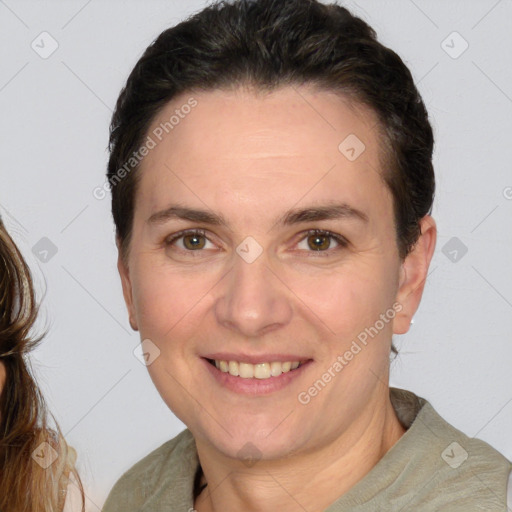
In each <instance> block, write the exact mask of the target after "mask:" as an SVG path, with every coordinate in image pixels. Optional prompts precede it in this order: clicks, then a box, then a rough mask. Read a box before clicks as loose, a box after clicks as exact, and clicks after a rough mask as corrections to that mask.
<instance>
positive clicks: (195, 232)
mask: <svg viewBox="0 0 512 512" xmlns="http://www.w3.org/2000/svg"><path fill="white" fill-rule="evenodd" d="M187 235H192V236H202V237H205V238H206V239H207V240H208V241H210V242H211V240H210V239H209V238H208V237H207V236H206V231H205V230H203V229H186V230H183V231H179V232H178V233H174V234H173V235H171V236H170V237H168V238H166V239H165V242H164V244H165V246H166V247H167V246H171V245H173V244H174V243H175V242H176V241H177V240H179V239H180V238H183V237H184V236H187ZM314 235H320V236H326V237H329V238H331V239H333V240H334V241H335V242H336V243H337V244H338V245H339V247H335V248H333V249H331V248H329V249H326V250H324V251H314V250H311V251H306V252H309V253H312V255H313V254H314V255H319V256H323V255H328V254H330V253H332V251H335V250H339V249H343V248H346V247H347V246H348V245H349V242H348V240H347V239H346V238H345V237H343V236H341V235H338V234H336V233H333V232H331V231H328V230H325V229H309V230H307V231H305V232H304V233H303V236H302V238H301V239H300V240H299V241H298V242H297V244H298V243H300V242H302V241H303V240H305V239H307V238H308V237H310V236H314ZM211 243H213V242H211ZM179 250H181V251H182V252H187V253H194V252H201V249H199V250H197V251H192V250H188V249H179Z"/></svg>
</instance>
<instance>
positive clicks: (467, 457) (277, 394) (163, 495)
mask: <svg viewBox="0 0 512 512" xmlns="http://www.w3.org/2000/svg"><path fill="white" fill-rule="evenodd" d="M110 135H111V138H110V151H111V154H110V161H109V165H108V175H107V178H108V181H109V183H110V186H111V187H112V212H113V216H114V222H115V224H116V233H117V245H118V250H119V259H118V268H119V272H120V276H121V280H122V285H123V293H124V298H125V301H126V305H127V308H128V314H129V318H130V324H131V326H132V328H133V329H135V330H139V331H140V335H141V339H142V340H143V348H144V353H145V356H146V361H147V365H148V371H149V373H150V375H151V378H152V380H153V382H154V384H155V386H156V387H157V389H158V391H159V393H160V394H161V396H162V398H163V400H164V401H165V402H166V404H167V405H168V406H169V408H170V409H171V410H172V411H173V412H174V413H175V414H176V416H178V417H179V418H180V419H181V420H182V421H183V423H184V424H185V425H186V426H187V429H186V430H185V431H184V432H182V433H181V434H180V435H178V436H177V437H176V438H174V439H173V440H171V441H169V442H167V443H166V444H164V445H163V446H161V447H160V448H158V449H157V450H155V451H154V452H153V453H151V454H150V455H148V456H147V457H145V458H144V459H143V460H142V461H140V462H138V463H137V464H136V465H135V466H134V467H133V468H131V469H130V470H129V471H128V472H127V473H126V474H125V475H124V476H123V477H122V478H121V479H120V480H119V482H118V483H117V484H116V485H115V486H114V488H113V490H112V491H111V494H110V496H109V498H108V500H107V502H106V504H105V507H104V511H105V512H121V511H122V512H130V511H139V510H144V512H159V511H163V510H176V511H177V510H191V509H195V510H197V511H199V512H210V511H223V512H224V511H228V512H230V511H235V510H258V511H261V510H279V511H292V510H308V511H310V512H320V511H322V510H328V511H329V512H341V511H348V510H350V511H354V510H355V511H359V512H363V511H365V512H370V511H371V512H374V511H375V510H393V511H399V510H421V511H428V512H431V511H433V510H450V512H454V511H461V512H462V511H467V510H476V509H479V510H487V511H491V510H492V511H503V510H504V509H505V503H506V484H507V479H508V477H509V474H510V470H511V464H510V462H509V461H508V460H507V459H506V458H505V457H503V455H501V454H500V453H498V452H497V451H496V450H494V449H493V448H492V447H491V446H489V445H487V444H486V443H484V442H482V441H479V440H476V439H470V438H468V437H467V436H465V435H464V434H463V433H462V432H460V431H458V430H457V429H455V428H454V427H452V426H451V425H450V424H448V423H447V422H446V421H445V420H444V419H443V418H441V417H440V416H439V415H438V414H437V412H436V411H435V410H434V408H433V407H432V406H431V405H430V404H429V403H428V402H427V401H426V400H425V399H423V398H421V397H418V396H416V395H415V394H414V393H412V392H410V391H407V390H399V389H396V388H390V387H389V356H390V352H391V351H392V350H393V347H392V336H393V335H394V334H404V333H406V332H407V331H408V329H409V326H410V323H411V320H412V317H413V315H414V314H415V312H416V310H417V308H418V306H419V303H420V301H421V296H422V292H423V288H424V285H425V280H426V277H427V273H428V268H429V264H430V261H431V258H432V255H433V252H434V247H435V243H436V224H435V221H434V219H433V218H432V217H431V216H430V213H431V210H432V203H433V196H434V188H435V183H434V172H433V167H432V150H433V134H432V129H431V126H430V123H429V120H428V115H427V112H426V109H425V106H424V104H423V102H422V100H421V98H420V95H419V93H418V91H417V89H416V87H415V85H414V83H413V80H412V77H411V74H410V72H409V70H408V69H407V67H406V66H405V65H404V63H403V62H402V60H401V59H400V58H399V57H398V56H397V55H396V54H395V53H394V52H393V51H391V50H390V49H388V48H386V47H384V46H383V45H381V44H380V43H379V42H378V41H377V40H376V37H375V33H374V31H373V30H372V29H371V28H370V27H369V26H368V25H367V24H366V23H364V22H363V21H362V20H361V19H359V18H356V17H354V16H352V15H351V14H350V12H349V11H348V10H346V9H344V8H342V7H340V6H338V5H335V4H332V5H323V4H322V3H320V2H317V1H315V0H254V1H242V0H241V1H235V2H219V3H217V4H214V5H212V6H210V7H208V8H206V9H204V10H203V11H201V12H199V13H198V14H197V15H195V16H193V17H191V18H190V19H188V20H186V21H184V22H182V23H180V24H178V25H177V26H176V27H172V28H170V29H168V30H166V31H164V32H163V33H162V34H160V36H159V37H158V38H157V39H156V40H155V41H154V43H152V44H151V45H150V46H149V47H148V48H147V50H146V52H145V53H144V54H143V56H142V57H141V59H140V60H139V62H138V63H137V64H136V66H135V68H134V70H133V71H132V73H131V74H130V76H129V78H128V81H127V84H126V87H125V88H124V89H123V91H122V92H121V95H120V97H119V99H118V102H117V105H116V110H115V113H114V116H113V119H112V125H111V134H110Z"/></svg>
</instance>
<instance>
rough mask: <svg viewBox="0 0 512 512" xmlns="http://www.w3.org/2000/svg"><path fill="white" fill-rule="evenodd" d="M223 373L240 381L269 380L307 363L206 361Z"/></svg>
mask: <svg viewBox="0 0 512 512" xmlns="http://www.w3.org/2000/svg"><path fill="white" fill-rule="evenodd" d="M207 361H208V362H209V363H210V364H211V365H213V366H215V367H216V368H217V369H218V370H220V371H221V372H223V373H229V374H230V375H232V376H233V377H240V378H242V379H261V380H263V379H270V378H272V377H279V376H280V375H281V374H283V373H288V372H290V371H294V370H296V369H297V368H300V367H301V366H302V365H303V364H304V363H306V362H307V361H283V362H281V361H272V362H269V363H257V364H251V363H244V362H240V361H222V360H217V359H207Z"/></svg>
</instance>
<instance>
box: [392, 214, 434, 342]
mask: <svg viewBox="0 0 512 512" xmlns="http://www.w3.org/2000/svg"><path fill="white" fill-rule="evenodd" d="M420 228H421V235H420V237H419V239H418V241H417V242H416V245H415V246H414V247H413V249H412V250H411V252H410V253H409V254H408V255H407V257H406V258H405V260H404V261H403V262H402V266H401V268H400V277H399V288H398V293H397V298H396V300H397V302H398V303H399V304H400V305H401V307H402V309H401V310H400V312H399V313H398V314H397V315H396V317H395V319H394V322H393V332H394V334H405V333H406V332H407V331H408V330H409V327H410V326H411V320H412V317H413V316H414V314H415V313H416V311H417V309H418V306H419V304H420V301H421V297H422V295H423V290H424V288H425V282H426V279H427V275H428V268H429V265H430V262H431V260H432V256H433V254H434V249H435V245H436V238H437V228H436V223H435V221H434V219H433V218H432V217H431V216H430V215H425V217H423V219H421V221H420Z"/></svg>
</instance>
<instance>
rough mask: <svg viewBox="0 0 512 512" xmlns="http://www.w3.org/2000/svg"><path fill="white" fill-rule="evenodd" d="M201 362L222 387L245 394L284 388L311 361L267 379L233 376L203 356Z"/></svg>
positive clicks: (262, 393) (300, 373) (267, 392)
mask: <svg viewBox="0 0 512 512" xmlns="http://www.w3.org/2000/svg"><path fill="white" fill-rule="evenodd" d="M203 362H204V364H205V365H206V368H207V370H208V371H209V372H210V374H211V375H212V376H213V377H214V379H215V380H216V381H217V382H218V383H219V384H220V385H221V386H222V387H225V388H227V389H229V390H231V391H234V392H235V393H240V394H245V395H268V394H270V393H274V392H275V391H279V390H281V389H283V388H285V387H286V386H288V385H289V384H290V383H291V382H293V381H295V380H296V379H297V378H299V377H300V376H301V375H302V374H303V372H304V369H305V368H306V367H307V366H308V365H309V364H310V363H311V362H312V361H311V360H309V361H307V362H306V363H304V364H301V365H300V366H299V367H298V368H296V369H295V370H290V371H289V372H286V373H282V374H281V375H279V377H270V378H268V379H255V378H253V379H243V378H242V377H235V376H234V375H231V374H230V373H225V372H221V371H220V370H219V369H218V368H217V367H216V366H214V365H213V364H211V363H209V362H208V360H207V359H204V358H203Z"/></svg>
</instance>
